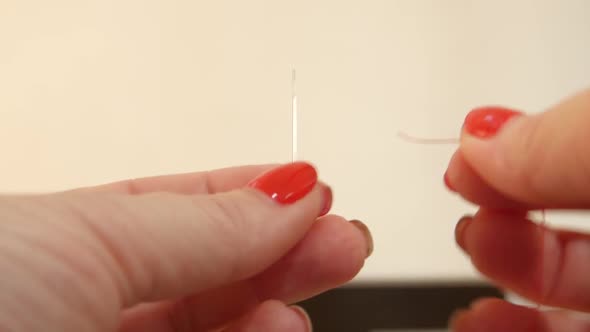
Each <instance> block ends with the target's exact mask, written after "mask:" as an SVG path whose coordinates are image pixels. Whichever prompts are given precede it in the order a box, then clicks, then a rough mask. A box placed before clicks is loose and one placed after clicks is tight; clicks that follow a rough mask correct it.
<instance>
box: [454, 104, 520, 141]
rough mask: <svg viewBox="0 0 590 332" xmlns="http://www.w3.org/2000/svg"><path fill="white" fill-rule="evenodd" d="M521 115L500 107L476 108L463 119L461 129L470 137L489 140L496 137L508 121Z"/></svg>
mask: <svg viewBox="0 0 590 332" xmlns="http://www.w3.org/2000/svg"><path fill="white" fill-rule="evenodd" d="M521 114H522V113H521V112H518V111H514V110H510V109H507V108H502V107H494V106H490V107H481V108H476V109H474V110H472V111H471V112H469V114H467V116H466V117H465V121H464V125H463V128H464V129H465V130H466V131H467V132H468V133H469V134H470V135H473V136H476V137H479V138H489V137H492V136H494V135H496V133H497V132H498V131H499V130H500V128H502V126H503V125H504V124H505V123H506V122H507V121H508V120H510V119H511V118H512V117H514V116H517V115H521Z"/></svg>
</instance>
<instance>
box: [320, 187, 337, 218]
mask: <svg viewBox="0 0 590 332" xmlns="http://www.w3.org/2000/svg"><path fill="white" fill-rule="evenodd" d="M323 199H324V201H323V207H322V212H320V217H322V216H325V215H326V214H328V212H330V209H331V208H332V201H333V200H334V199H333V194H332V188H330V187H328V186H326V187H324V197H323Z"/></svg>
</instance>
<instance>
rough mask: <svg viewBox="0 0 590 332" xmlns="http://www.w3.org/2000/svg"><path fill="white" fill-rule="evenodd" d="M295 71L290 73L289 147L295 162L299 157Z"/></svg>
mask: <svg viewBox="0 0 590 332" xmlns="http://www.w3.org/2000/svg"><path fill="white" fill-rule="evenodd" d="M295 78H296V77H295V69H293V70H292V72H291V121H292V128H291V131H292V135H293V137H292V145H291V153H292V155H291V158H292V161H293V162H295V161H296V160H297V159H298V158H299V156H298V152H299V146H298V143H299V112H298V109H297V94H296V91H295Z"/></svg>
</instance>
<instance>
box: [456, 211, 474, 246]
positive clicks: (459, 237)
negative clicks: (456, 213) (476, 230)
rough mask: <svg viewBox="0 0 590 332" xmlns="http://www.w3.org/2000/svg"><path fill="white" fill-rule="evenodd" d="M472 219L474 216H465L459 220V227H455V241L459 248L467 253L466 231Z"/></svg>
mask: <svg viewBox="0 0 590 332" xmlns="http://www.w3.org/2000/svg"><path fill="white" fill-rule="evenodd" d="M472 219H473V217H472V216H470V215H465V216H463V217H462V218H461V219H459V222H457V225H456V226H455V241H456V242H457V244H458V245H459V247H461V249H463V251H465V252H467V247H466V246H465V238H464V237H465V230H466V229H467V226H469V223H470V222H471V220H472Z"/></svg>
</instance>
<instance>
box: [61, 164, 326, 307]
mask: <svg viewBox="0 0 590 332" xmlns="http://www.w3.org/2000/svg"><path fill="white" fill-rule="evenodd" d="M64 195H82V196H74V198H76V201H77V204H78V206H76V208H75V209H76V211H77V212H78V213H77V214H78V215H80V214H82V217H81V218H78V219H81V220H83V223H82V225H84V226H85V227H82V228H84V229H87V230H89V232H87V234H88V237H87V239H88V241H94V242H96V243H98V246H99V248H101V250H100V252H101V253H103V256H104V257H101V258H102V259H100V261H101V264H103V266H101V267H102V270H103V271H105V270H106V271H110V274H112V275H113V276H114V277H113V280H116V282H115V283H116V286H117V288H118V293H119V294H120V297H121V298H122V302H123V303H122V305H123V306H124V307H128V306H130V305H133V304H136V303H138V302H148V301H156V300H161V299H165V298H171V297H178V296H183V295H187V294H190V293H195V292H199V291H202V290H204V289H210V288H214V287H218V286H221V285H223V284H227V283H231V282H234V281H238V280H243V279H245V278H248V277H251V276H253V275H255V274H257V273H259V272H261V271H263V270H264V269H265V268H267V267H268V266H270V265H271V264H272V263H274V262H275V261H276V260H278V259H279V258H280V257H281V256H283V255H284V254H285V253H286V252H287V251H288V250H289V249H290V248H292V247H293V246H294V245H295V244H296V243H297V242H298V241H299V240H300V239H302V238H303V236H304V235H305V233H306V231H307V230H308V229H309V228H310V226H311V225H312V223H313V222H314V221H315V220H316V219H317V217H318V216H320V215H321V214H323V213H325V212H326V211H327V210H328V209H329V207H330V202H331V192H330V190H329V189H328V188H327V187H325V186H324V185H322V184H320V183H318V177H317V173H316V171H315V169H314V168H313V167H312V166H311V165H309V164H307V163H293V164H288V165H285V166H280V167H278V168H276V169H273V170H271V171H269V172H267V173H265V174H263V175H262V176H260V177H259V178H257V179H255V180H254V181H252V182H251V183H250V184H249V186H247V187H246V188H243V189H239V190H235V191H231V192H226V193H219V194H214V195H199V196H188V195H176V194H170V193H153V194H145V195H138V196H137V195H136V196H127V195H112V194H104V193H103V194H99V195H97V194H92V193H90V194H86V193H84V194H79V193H76V194H72V193H68V194H64ZM68 201H71V200H68ZM80 211H82V213H80ZM105 257H106V259H105ZM104 265H106V266H104Z"/></svg>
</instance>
